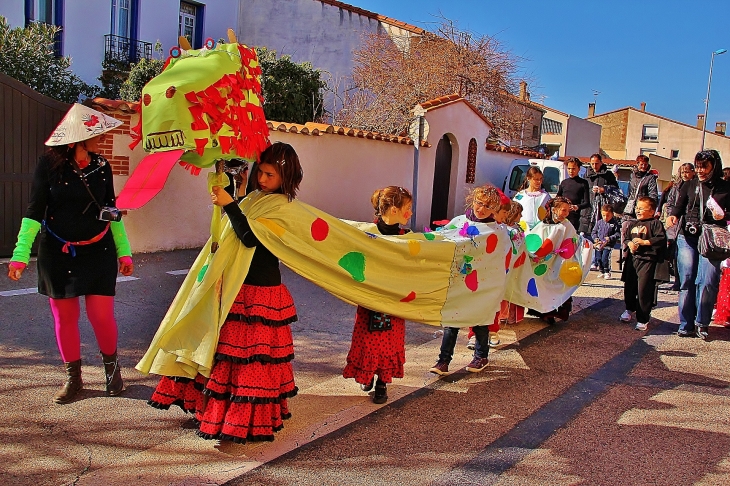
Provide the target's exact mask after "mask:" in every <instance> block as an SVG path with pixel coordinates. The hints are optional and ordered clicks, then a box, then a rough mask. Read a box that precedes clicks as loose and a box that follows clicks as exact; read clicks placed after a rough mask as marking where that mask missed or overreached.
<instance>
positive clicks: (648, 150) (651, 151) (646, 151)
mask: <svg viewBox="0 0 730 486" xmlns="http://www.w3.org/2000/svg"><path fill="white" fill-rule="evenodd" d="M655 153H656V149H653V148H643V149H641V155H649V154H655Z"/></svg>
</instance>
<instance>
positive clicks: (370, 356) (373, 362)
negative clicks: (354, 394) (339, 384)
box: [342, 306, 406, 385]
mask: <svg viewBox="0 0 730 486" xmlns="http://www.w3.org/2000/svg"><path fill="white" fill-rule="evenodd" d="M369 321H370V310H368V309H366V308H364V307H360V306H358V308H357V313H356V315H355V327H354V328H353V330H352V344H351V345H350V352H349V353H347V365H346V366H345V369H344V370H343V371H342V376H343V377H345V378H354V379H355V381H356V382H358V383H360V384H363V385H365V384H368V383H370V381H371V380H372V379H373V375H378V378H380V379H381V380H382V381H384V382H385V383H390V382H392V381H393V378H403V365H404V364H405V362H406V350H405V339H406V322H405V320H403V319H401V318H400V317H395V316H390V322H391V325H392V328H391V329H389V330H387V331H370V330H369V329H368V322H369Z"/></svg>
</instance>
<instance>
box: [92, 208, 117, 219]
mask: <svg viewBox="0 0 730 486" xmlns="http://www.w3.org/2000/svg"><path fill="white" fill-rule="evenodd" d="M96 219H98V220H99V221H121V220H122V212H121V211H120V210H119V209H117V208H114V207H111V206H104V207H103V208H101V209H100V210H99V216H98V217H97V218H96Z"/></svg>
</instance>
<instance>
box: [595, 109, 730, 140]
mask: <svg viewBox="0 0 730 486" xmlns="http://www.w3.org/2000/svg"><path fill="white" fill-rule="evenodd" d="M628 110H633V111H635V112H637V113H643V114H644V115H649V116H653V117H654V118H659V119H661V120H666V121H668V122H672V123H676V124H677V125H682V126H683V127H687V128H694V129H695V130H697V131H700V132H701V131H702V129H701V128H697V127H696V126H694V125H690V124H689V123H684V122H681V121H677V120H672V119H671V118H667V117H664V116H661V115H657V114H655V113H650V112H648V111H641V110H639V109H638V108H634V107H633V106H627V107H626V108H619V109H618V110H613V111H607V112H606V113H599V114H598V115H594V116H589V117H588V118H586V120H589V121H591V119H592V118H600V117H602V116H604V115H610V114H612V113H618V112H619V111H628ZM593 123H598V122H593ZM598 124H599V125H600V123H598ZM705 132H706V133H712V134H714V135H717V136H719V137H726V138H730V137H728V135H720V134H719V133H716V132H715V131H713V130H708V129H707V128H705Z"/></svg>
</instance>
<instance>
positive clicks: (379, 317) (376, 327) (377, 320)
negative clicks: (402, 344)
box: [368, 311, 393, 332]
mask: <svg viewBox="0 0 730 486" xmlns="http://www.w3.org/2000/svg"><path fill="white" fill-rule="evenodd" d="M392 328H393V324H392V323H391V322H390V316H389V315H388V314H383V313H382V312H375V311H370V320H369V321H368V331H371V332H373V331H389V330H391V329H392Z"/></svg>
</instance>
